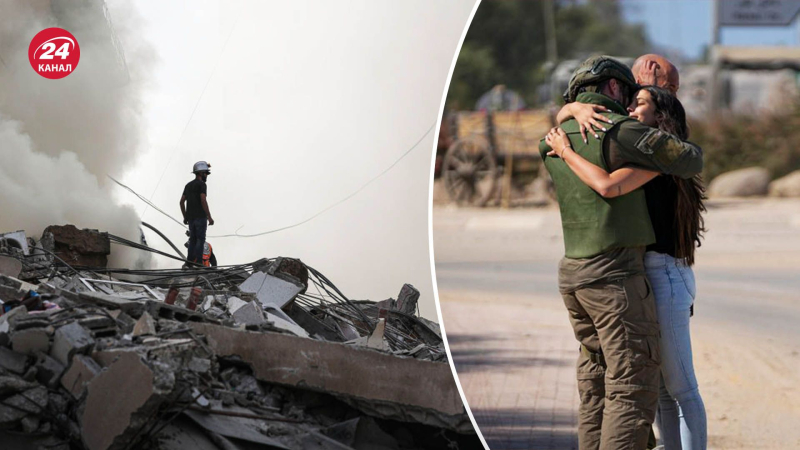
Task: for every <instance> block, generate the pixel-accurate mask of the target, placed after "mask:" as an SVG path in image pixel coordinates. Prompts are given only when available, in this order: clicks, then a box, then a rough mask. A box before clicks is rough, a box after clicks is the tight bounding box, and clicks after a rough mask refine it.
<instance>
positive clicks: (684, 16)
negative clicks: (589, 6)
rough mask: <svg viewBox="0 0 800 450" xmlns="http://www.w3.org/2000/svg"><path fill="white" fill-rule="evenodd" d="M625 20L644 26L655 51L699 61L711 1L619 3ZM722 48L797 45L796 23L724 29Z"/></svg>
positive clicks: (639, 0) (706, 35) (708, 25)
mask: <svg viewBox="0 0 800 450" xmlns="http://www.w3.org/2000/svg"><path fill="white" fill-rule="evenodd" d="M621 3H622V5H623V11H624V14H625V18H626V19H627V20H628V21H630V22H636V23H644V24H645V26H646V27H647V34H648V36H649V37H650V39H651V40H652V42H653V43H654V44H656V45H657V46H658V47H662V48H667V49H674V50H678V51H680V52H682V53H683V54H684V55H685V57H686V58H687V59H689V60H691V59H696V58H699V57H700V56H701V55H702V52H703V48H704V47H705V46H707V45H708V44H709V42H710V41H711V27H712V20H711V14H712V8H713V2H712V1H711V0H621ZM721 43H722V44H723V45H790V46H797V45H798V44H800V29H799V28H798V26H797V21H795V23H794V24H792V25H790V26H788V27H723V28H722V33H721Z"/></svg>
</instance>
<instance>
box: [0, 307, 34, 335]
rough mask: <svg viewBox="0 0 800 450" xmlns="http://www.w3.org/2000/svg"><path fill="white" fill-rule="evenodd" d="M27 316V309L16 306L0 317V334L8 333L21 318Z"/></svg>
mask: <svg viewBox="0 0 800 450" xmlns="http://www.w3.org/2000/svg"><path fill="white" fill-rule="evenodd" d="M27 315H28V309H27V308H25V307H24V306H17V307H16V308H14V309H12V310H11V311H9V312H7V313H5V314H3V315H2V316H0V333H8V332H9V331H11V329H12V327H13V325H14V324H15V323H16V322H17V320H19V319H20V318H22V317H25V316H27Z"/></svg>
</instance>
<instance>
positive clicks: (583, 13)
mask: <svg viewBox="0 0 800 450" xmlns="http://www.w3.org/2000/svg"><path fill="white" fill-rule="evenodd" d="M543 7H544V1H542V0H534V1H530V0H485V1H484V2H483V3H481V5H480V7H479V8H478V11H477V12H476V13H475V18H474V19H473V21H472V24H471V25H470V28H469V31H468V32H467V36H466V38H465V40H464V45H463V46H462V49H461V53H459V55H458V61H457V62H456V67H455V70H454V72H453V79H452V81H451V84H450V90H449V91H448V93H447V100H448V107H450V108H453V109H456V108H457V109H472V108H473V107H474V105H475V102H476V101H477V100H478V98H479V97H480V96H481V95H482V94H483V93H485V92H486V91H488V90H489V89H491V88H492V86H494V85H497V84H505V85H506V86H508V88H509V89H512V90H515V91H517V92H519V93H520V94H521V95H522V96H523V98H524V99H525V101H526V102H527V103H528V104H529V105H534V104H536V100H537V98H536V89H537V87H538V86H539V85H541V84H543V83H545V82H547V81H548V78H549V71H548V69H547V68H546V66H545V65H544V64H545V62H546V61H547V50H546V39H545V23H544V8H543ZM554 8H555V18H556V40H557V49H558V56H559V59H561V60H565V59H575V58H578V59H582V58H585V57H588V56H589V55H590V54H597V53H603V54H608V55H615V56H631V57H636V56H639V55H641V54H643V53H646V52H647V49H648V42H647V38H646V36H645V33H644V30H643V28H642V27H641V26H639V25H629V24H626V23H625V22H624V21H623V20H622V14H621V11H620V6H619V3H618V1H617V0H598V1H591V2H574V1H570V2H566V1H560V2H559V1H555V5H554Z"/></svg>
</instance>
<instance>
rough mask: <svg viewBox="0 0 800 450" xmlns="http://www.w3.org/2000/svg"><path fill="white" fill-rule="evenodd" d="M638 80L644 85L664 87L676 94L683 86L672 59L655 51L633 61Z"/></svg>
mask: <svg viewBox="0 0 800 450" xmlns="http://www.w3.org/2000/svg"><path fill="white" fill-rule="evenodd" d="M631 71H633V76H634V77H636V82H637V83H639V84H640V85H642V86H647V85H653V86H658V87H662V88H664V89H666V90H668V91H670V92H671V93H672V95H676V94H677V93H678V89H680V87H681V80H680V76H679V75H678V69H677V67H675V65H674V64H672V62H670V60H668V59H667V58H664V57H663V56H661V55H656V54H655V53H649V54H647V55H642V56H640V57H639V58H637V59H636V61H634V62H633V66H632V67H631Z"/></svg>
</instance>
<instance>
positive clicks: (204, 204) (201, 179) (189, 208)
mask: <svg viewBox="0 0 800 450" xmlns="http://www.w3.org/2000/svg"><path fill="white" fill-rule="evenodd" d="M192 173H194V180H192V181H190V182H189V183H187V184H186V187H184V188H183V195H182V196H181V213H182V214H183V223H184V224H186V225H189V252H188V253H189V254H188V255H187V258H186V259H187V261H188V262H187V263H186V264H184V267H187V266H189V265H190V263H194V264H196V265H198V266H199V265H202V264H203V260H202V258H203V248H204V244H205V242H206V230H207V229H208V226H209V225H214V219H212V218H211V212H210V211H209V210H208V201H206V192H207V188H206V180H207V179H208V176H209V175H210V174H211V165H210V164H208V163H207V162H205V161H198V162H196V163H195V164H194V167H193V168H192Z"/></svg>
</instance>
